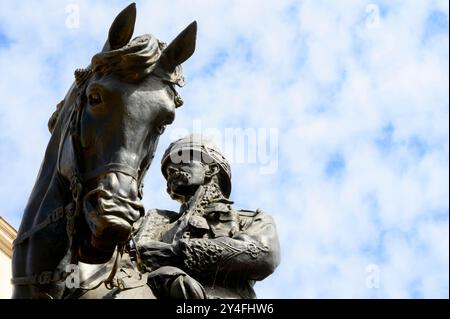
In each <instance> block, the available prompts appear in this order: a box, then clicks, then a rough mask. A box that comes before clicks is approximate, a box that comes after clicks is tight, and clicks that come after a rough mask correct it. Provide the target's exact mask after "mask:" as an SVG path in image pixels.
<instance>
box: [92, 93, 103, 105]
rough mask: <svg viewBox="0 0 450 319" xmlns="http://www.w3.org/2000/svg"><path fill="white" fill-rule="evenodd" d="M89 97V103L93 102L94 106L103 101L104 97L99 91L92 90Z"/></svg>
mask: <svg viewBox="0 0 450 319" xmlns="http://www.w3.org/2000/svg"><path fill="white" fill-rule="evenodd" d="M88 99H89V104H91V105H93V106H95V105H97V104H100V103H102V102H103V101H102V97H101V96H100V94H99V93H97V92H91V93H90V94H89V96H88Z"/></svg>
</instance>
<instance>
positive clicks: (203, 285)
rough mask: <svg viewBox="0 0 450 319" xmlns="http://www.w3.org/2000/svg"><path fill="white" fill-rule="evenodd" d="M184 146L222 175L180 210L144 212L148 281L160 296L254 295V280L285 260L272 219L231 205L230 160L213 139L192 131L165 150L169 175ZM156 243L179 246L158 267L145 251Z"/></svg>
mask: <svg viewBox="0 0 450 319" xmlns="http://www.w3.org/2000/svg"><path fill="white" fill-rule="evenodd" d="M183 151H187V152H185V153H186V154H188V155H197V156H198V158H201V159H202V161H205V162H207V163H215V164H218V166H219V171H218V173H217V176H218V178H217V179H216V180H215V181H214V182H211V181H209V182H208V183H206V184H205V185H201V186H199V188H198V190H197V191H196V193H195V195H194V196H193V197H192V198H191V199H190V200H189V202H187V203H184V204H183V205H182V206H181V208H180V212H179V213H176V212H173V211H167V210H159V209H154V210H151V211H150V212H149V213H148V214H147V215H146V216H145V218H144V220H143V222H142V224H141V226H140V228H139V231H138V233H137V235H136V245H137V250H138V251H139V250H140V249H139V247H144V249H141V250H140V252H141V257H140V258H141V259H142V263H143V264H144V265H145V266H146V267H147V269H146V271H147V272H148V278H149V281H148V283H149V285H150V286H151V287H152V288H153V291H154V293H155V294H156V295H157V296H158V295H159V296H163V297H169V298H255V297H256V295H255V292H254V290H253V285H254V282H255V281H256V280H262V279H264V278H265V277H267V276H268V275H270V274H271V273H272V272H273V271H274V270H275V268H276V267H277V266H278V264H279V262H280V256H279V250H280V249H279V243H278V237H277V232H276V228H275V224H274V222H273V219H272V218H271V217H270V216H269V215H268V214H265V213H263V212H262V211H260V210H257V211H248V210H235V209H234V208H233V207H232V206H231V205H232V204H233V202H232V201H230V200H229V199H228V198H229V195H230V193H231V170H230V165H229V163H228V162H227V160H226V159H225V157H224V156H223V155H222V154H221V153H220V151H219V150H218V148H217V147H216V146H215V145H214V144H212V143H210V142H206V141H205V140H202V139H198V138H195V137H194V136H192V135H191V136H188V137H186V138H183V139H180V140H178V141H176V142H174V143H172V144H171V145H170V146H169V148H168V149H167V150H166V152H165V154H164V156H163V159H162V162H161V168H162V173H163V175H164V177H165V178H166V179H167V177H168V176H167V171H166V167H167V165H168V163H171V162H172V163H174V162H175V159H177V156H179V155H180V154H182V153H183ZM155 242H156V246H158V242H160V243H165V244H166V247H173V248H174V249H173V252H172V251H170V253H168V254H167V258H162V263H163V264H161V263H160V264H158V265H157V266H156V267H155V266H154V264H153V263H152V258H151V257H149V258H146V250H145V247H148V245H147V243H153V244H155ZM151 249H153V248H150V249H148V251H150V250H151ZM162 251H164V248H163V249H162ZM149 256H152V255H151V254H149ZM153 256H154V255H153ZM163 257H165V255H164V253H163Z"/></svg>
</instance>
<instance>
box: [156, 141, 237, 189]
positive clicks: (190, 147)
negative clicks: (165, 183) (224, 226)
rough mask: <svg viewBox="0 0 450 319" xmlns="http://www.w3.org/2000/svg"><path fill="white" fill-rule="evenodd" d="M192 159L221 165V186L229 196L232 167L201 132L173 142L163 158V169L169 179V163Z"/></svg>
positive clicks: (219, 174) (187, 161) (186, 161)
mask: <svg viewBox="0 0 450 319" xmlns="http://www.w3.org/2000/svg"><path fill="white" fill-rule="evenodd" d="M192 160H197V161H201V162H203V163H205V164H211V163H216V164H218V166H219V173H218V177H219V184H220V185H219V186H220V188H221V189H222V192H223V194H224V195H225V196H226V197H227V198H228V197H229V196H230V193H231V168H230V164H229V163H228V161H227V160H226V158H225V157H224V156H223V155H222V153H221V151H220V149H219V148H218V147H217V145H215V144H214V143H213V142H212V141H211V140H209V139H206V138H204V137H203V136H202V135H199V134H191V135H188V136H186V137H183V138H181V139H179V140H176V141H175V142H173V143H171V144H170V145H169V147H168V148H167V150H166V151H165V152H164V155H163V157H162V160H161V171H162V173H163V175H164V177H165V178H166V179H167V171H166V167H167V165H168V164H169V163H173V164H179V163H189V162H190V161H192Z"/></svg>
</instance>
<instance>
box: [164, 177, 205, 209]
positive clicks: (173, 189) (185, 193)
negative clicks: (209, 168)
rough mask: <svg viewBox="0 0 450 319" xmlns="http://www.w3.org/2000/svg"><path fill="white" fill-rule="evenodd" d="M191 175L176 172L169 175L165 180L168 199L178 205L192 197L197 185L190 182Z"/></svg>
mask: <svg viewBox="0 0 450 319" xmlns="http://www.w3.org/2000/svg"><path fill="white" fill-rule="evenodd" d="M191 179H192V178H191V175H190V174H189V173H186V172H182V171H178V172H175V173H173V174H172V175H170V176H169V177H168V179H167V192H168V193H169V195H170V197H171V198H172V199H174V200H176V201H178V202H180V203H185V202H187V201H188V199H189V198H190V197H191V196H193V195H194V194H195V192H196V190H197V189H198V187H199V185H197V184H193V183H192V182H191Z"/></svg>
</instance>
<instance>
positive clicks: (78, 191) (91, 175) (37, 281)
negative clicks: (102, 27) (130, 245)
mask: <svg viewBox="0 0 450 319" xmlns="http://www.w3.org/2000/svg"><path fill="white" fill-rule="evenodd" d="M81 73H82V74H83V75H84V76H83V77H82V80H80V77H77V75H79V74H81ZM91 75H92V71H91V70H90V69H84V70H77V71H75V77H76V80H77V81H76V82H77V89H78V92H77V96H76V99H75V103H74V106H73V108H72V110H71V111H70V112H71V113H70V115H69V116H70V119H69V121H68V124H67V125H66V127H65V128H64V131H63V134H62V137H61V140H60V145H59V149H58V155H57V175H58V178H59V179H60V180H63V183H64V184H67V182H66V180H65V179H64V178H63V176H62V173H61V171H60V159H61V153H62V151H63V149H64V145H65V140H66V138H67V135H68V134H70V138H71V140H72V143H71V144H72V151H73V155H74V156H73V158H74V161H75V163H74V165H73V171H72V175H71V177H70V181H69V189H70V192H71V195H72V200H71V201H70V202H69V204H67V205H65V206H62V207H58V208H56V209H54V210H53V211H52V212H51V213H50V214H49V215H48V216H47V217H46V219H45V220H44V221H43V222H41V223H38V224H37V225H34V226H33V227H32V228H31V229H29V230H27V231H25V232H24V233H22V234H21V235H20V236H18V237H17V238H16V239H15V240H14V242H13V247H16V246H18V245H20V244H22V243H23V242H25V241H26V240H27V239H29V238H30V237H31V236H32V235H34V234H35V233H37V232H39V231H41V230H42V229H45V228H47V227H48V226H50V225H51V224H54V223H56V222H58V221H59V220H61V219H62V218H63V217H66V219H67V224H66V231H67V235H68V238H69V250H68V253H71V263H72V264H75V263H77V262H78V260H77V253H76V251H75V249H76V245H75V244H74V238H75V222H76V218H77V217H78V216H80V213H81V207H82V203H81V200H82V198H81V197H82V193H83V190H84V188H85V183H87V182H89V181H91V180H93V179H96V178H98V177H100V176H103V175H106V174H108V173H122V174H125V175H128V176H130V177H132V178H133V179H134V180H136V182H137V185H138V196H139V198H140V199H142V189H143V178H144V176H145V172H146V171H147V170H148V168H149V166H150V163H151V160H152V159H153V155H150V154H149V155H147V156H145V157H144V159H143V161H142V163H141V165H140V168H139V169H136V168H134V167H131V166H129V165H127V164H122V163H109V164H107V165H105V166H103V167H100V168H96V169H93V170H91V171H88V172H80V169H79V168H80V158H79V156H80V153H81V141H80V124H81V116H82V113H83V106H84V105H86V88H87V83H88V82H89V81H88V80H89V79H90V77H91ZM175 97H176V98H179V96H178V95H175ZM176 103H178V101H176ZM131 239H132V236H131ZM123 248H124V247H123V246H122V247H119V245H118V247H117V255H116V260H115V264H114V266H113V270H112V271H111V273H110V275H109V277H108V279H106V280H104V281H102V282H100V283H99V284H98V285H96V286H95V287H92V288H89V290H92V289H95V288H97V287H99V286H100V285H101V284H102V283H105V285H106V286H107V287H108V284H109V287H110V288H112V286H113V285H112V280H113V278H114V275H115V270H117V263H118V256H119V253H121V252H123ZM63 259H64V258H63ZM68 275H70V273H68V272H66V271H65V270H54V271H42V272H40V273H38V274H35V275H31V276H23V277H13V278H12V279H11V283H12V284H13V285H47V284H50V283H56V282H61V281H63V280H65V279H66V277H67V276H68ZM45 295H46V296H47V297H50V298H51V297H52V296H50V295H48V294H45Z"/></svg>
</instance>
